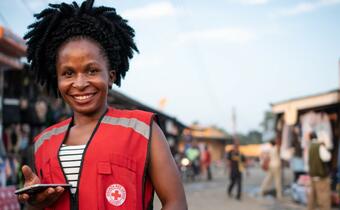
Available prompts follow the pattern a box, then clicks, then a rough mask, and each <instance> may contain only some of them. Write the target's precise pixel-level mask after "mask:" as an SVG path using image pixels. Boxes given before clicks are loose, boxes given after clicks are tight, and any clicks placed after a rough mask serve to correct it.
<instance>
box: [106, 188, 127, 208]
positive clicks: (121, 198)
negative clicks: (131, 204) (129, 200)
mask: <svg viewBox="0 0 340 210" xmlns="http://www.w3.org/2000/svg"><path fill="white" fill-rule="evenodd" d="M106 199H107V201H108V202H109V203H110V204H112V205H114V206H121V205H122V204H123V203H124V202H125V200H126V190H125V188H124V187H123V186H122V185H120V184H112V185H110V186H109V187H108V188H107V189H106Z"/></svg>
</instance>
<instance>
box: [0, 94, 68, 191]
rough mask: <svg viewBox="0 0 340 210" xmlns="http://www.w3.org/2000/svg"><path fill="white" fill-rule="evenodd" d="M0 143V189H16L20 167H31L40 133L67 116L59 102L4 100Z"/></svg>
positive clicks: (46, 100) (24, 99) (53, 100)
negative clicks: (3, 187) (0, 139)
mask: <svg viewBox="0 0 340 210" xmlns="http://www.w3.org/2000/svg"><path fill="white" fill-rule="evenodd" d="M3 113H6V114H5V115H3V132H2V135H3V136H2V141H1V142H0V186H9V185H18V186H20V185H21V184H22V183H20V181H21V180H22V179H20V176H21V172H20V168H21V166H22V165H23V164H28V165H31V166H32V165H33V164H32V161H33V150H34V148H33V139H34V137H35V136H36V135H37V134H38V133H39V132H41V131H42V130H43V129H45V128H46V127H48V126H49V125H52V124H54V123H56V122H58V121H60V120H63V119H65V118H67V117H68V116H70V114H71V111H70V109H69V108H68V107H67V106H65V105H64V104H63V103H62V101H61V99H60V98H57V99H54V98H48V97H40V98H38V99H36V100H35V102H32V101H29V100H28V99H27V98H20V99H19V100H15V99H5V101H4V106H3Z"/></svg>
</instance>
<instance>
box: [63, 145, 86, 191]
mask: <svg viewBox="0 0 340 210" xmlns="http://www.w3.org/2000/svg"><path fill="white" fill-rule="evenodd" d="M85 146H86V145H85V144H84V145H72V146H68V145H65V144H63V145H62V147H61V148H60V151H59V158H60V161H61V167H62V168H63V171H64V174H65V175H66V180H67V182H68V183H69V184H71V185H72V187H71V193H72V194H75V193H76V191H77V186H78V177H79V169H80V165H81V160H82V157H83V153H84V149H85Z"/></svg>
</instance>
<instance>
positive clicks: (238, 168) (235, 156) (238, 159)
mask: <svg viewBox="0 0 340 210" xmlns="http://www.w3.org/2000/svg"><path fill="white" fill-rule="evenodd" d="M227 161H228V166H229V169H230V183H229V186H228V188H227V193H228V196H229V197H232V190H233V188H234V186H235V185H237V194H236V199H237V200H241V194H242V173H243V172H244V170H245V162H246V158H245V157H244V155H243V154H241V152H240V150H239V143H234V146H233V149H232V150H230V152H229V153H228V154H227Z"/></svg>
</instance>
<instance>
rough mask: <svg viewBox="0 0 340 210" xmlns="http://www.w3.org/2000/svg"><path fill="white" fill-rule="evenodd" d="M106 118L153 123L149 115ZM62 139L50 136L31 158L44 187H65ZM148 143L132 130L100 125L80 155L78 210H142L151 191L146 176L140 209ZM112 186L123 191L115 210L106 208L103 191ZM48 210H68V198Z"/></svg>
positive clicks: (130, 113)
mask: <svg viewBox="0 0 340 210" xmlns="http://www.w3.org/2000/svg"><path fill="white" fill-rule="evenodd" d="M106 116H111V117H115V118H126V119H132V118H134V119H138V120H139V121H142V122H144V123H145V124H146V125H149V126H150V127H151V123H152V119H153V114H152V113H149V112H143V111H123V110H115V109H109V111H108V113H107V114H106ZM69 122H70V119H68V120H66V121H64V122H61V123H59V124H57V125H55V126H53V127H52V128H49V129H48V130H50V129H53V128H57V127H61V126H63V125H67V124H69ZM150 132H151V129H150ZM43 133H44V132H43ZM64 135H65V133H62V134H59V135H54V136H52V137H51V138H50V139H49V140H48V141H44V144H43V145H42V146H40V147H39V149H38V151H37V152H36V154H35V157H36V167H37V170H38V172H39V171H40V170H42V172H43V173H42V175H43V176H42V177H40V178H41V179H42V181H43V182H44V183H66V180H65V178H64V175H63V172H62V169H61V167H60V164H59V161H58V149H59V147H60V145H61V144H62V141H63V139H64ZM148 143H149V139H147V138H145V137H144V136H143V135H141V134H140V133H138V132H136V131H135V130H134V129H132V128H127V127H124V126H119V125H111V124H106V123H101V124H100V126H99V127H98V129H97V131H96V133H95V135H94V136H93V139H92V140H91V142H90V144H89V145H88V146H87V150H86V153H84V155H85V156H84V157H83V163H82V165H83V166H82V171H81V175H80V177H79V180H78V191H79V202H78V203H79V210H85V209H107V210H110V209H126V210H132V209H133V210H142V209H146V205H147V204H148V203H149V201H150V200H151V199H152V196H153V187H152V184H151V181H150V179H149V178H148V176H147V179H146V185H145V192H146V193H145V196H144V204H145V205H144V208H143V207H142V203H143V198H142V190H143V175H144V167H145V161H146V155H147V150H148ZM39 176H41V174H39ZM113 184H119V185H121V186H123V187H124V188H125V190H126V200H125V202H124V203H123V204H122V205H121V206H119V207H116V206H114V205H112V204H110V203H109V202H108V200H107V198H106V190H107V189H108V187H109V186H111V185H113ZM51 208H53V209H56V210H67V209H70V194H69V193H64V194H63V196H62V197H61V199H60V200H59V201H58V202H56V204H55V205H54V206H52V207H51Z"/></svg>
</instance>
